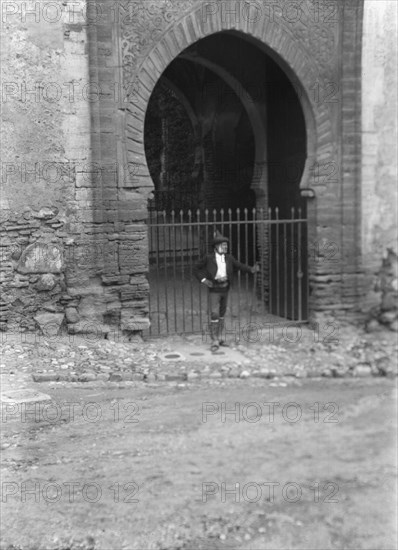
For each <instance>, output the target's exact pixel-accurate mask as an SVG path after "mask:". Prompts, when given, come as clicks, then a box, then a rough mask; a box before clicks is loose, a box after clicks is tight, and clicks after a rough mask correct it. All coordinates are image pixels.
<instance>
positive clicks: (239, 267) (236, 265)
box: [232, 256, 260, 273]
mask: <svg viewBox="0 0 398 550" xmlns="http://www.w3.org/2000/svg"><path fill="white" fill-rule="evenodd" d="M232 265H233V268H234V269H235V270H236V271H243V272H244V273H256V272H258V271H260V266H259V265H258V264H254V266H253V267H251V266H250V265H246V264H242V263H241V262H238V260H237V259H236V258H234V257H233V256H232Z"/></svg>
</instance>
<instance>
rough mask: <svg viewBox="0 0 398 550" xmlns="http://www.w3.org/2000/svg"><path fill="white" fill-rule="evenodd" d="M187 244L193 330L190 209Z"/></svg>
mask: <svg viewBox="0 0 398 550" xmlns="http://www.w3.org/2000/svg"><path fill="white" fill-rule="evenodd" d="M188 223H189V225H188V232H187V245H188V249H189V287H190V291H191V332H193V288H192V262H193V258H192V211H191V210H188ZM189 242H191V244H189Z"/></svg>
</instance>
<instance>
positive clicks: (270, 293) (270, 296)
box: [268, 207, 273, 313]
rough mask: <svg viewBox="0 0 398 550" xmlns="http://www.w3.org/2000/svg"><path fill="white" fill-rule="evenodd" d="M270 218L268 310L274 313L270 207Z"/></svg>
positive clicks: (269, 213) (269, 210)
mask: <svg viewBox="0 0 398 550" xmlns="http://www.w3.org/2000/svg"><path fill="white" fill-rule="evenodd" d="M268 220H269V239H268V266H269V269H268V312H269V313H273V307H272V292H273V288H272V274H273V272H272V247H273V243H272V210H271V208H270V207H269V208H268Z"/></svg>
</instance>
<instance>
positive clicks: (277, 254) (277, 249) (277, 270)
mask: <svg viewBox="0 0 398 550" xmlns="http://www.w3.org/2000/svg"><path fill="white" fill-rule="evenodd" d="M275 220H276V222H277V223H276V224H275V227H276V313H277V315H278V317H280V289H279V282H280V281H279V223H278V221H279V208H278V207H276V208H275Z"/></svg>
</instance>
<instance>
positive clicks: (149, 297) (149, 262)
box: [148, 209, 153, 336]
mask: <svg viewBox="0 0 398 550" xmlns="http://www.w3.org/2000/svg"><path fill="white" fill-rule="evenodd" d="M148 232H149V235H148V237H149V254H148V264H149V265H148V280H149V292H148V308H149V336H152V322H151V317H152V316H151V313H152V302H151V291H152V288H151V287H152V286H153V285H151V251H152V210H151V209H149V210H148Z"/></svg>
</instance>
